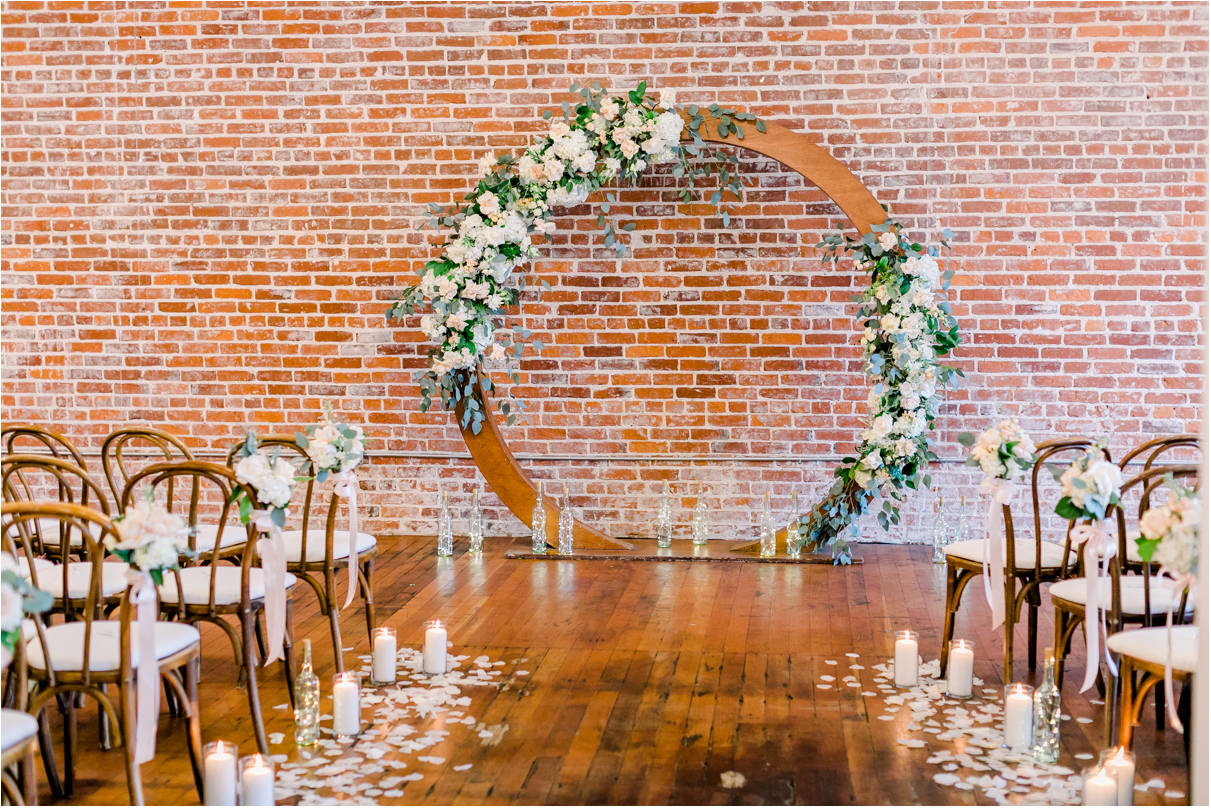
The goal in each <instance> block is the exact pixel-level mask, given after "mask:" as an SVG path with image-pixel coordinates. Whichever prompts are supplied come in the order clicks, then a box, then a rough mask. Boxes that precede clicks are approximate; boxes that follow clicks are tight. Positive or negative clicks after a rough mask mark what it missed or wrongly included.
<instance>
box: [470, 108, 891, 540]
mask: <svg viewBox="0 0 1211 808" xmlns="http://www.w3.org/2000/svg"><path fill="white" fill-rule="evenodd" d="M686 117H687V120H688V116H686ZM738 125H739V127H740V129H741V130H742V133H743V138H737V137H735V136H734V135H729V136H726V137H720V136H719V135H718V132H717V131H715V130H712V129H711V128H710V121H709V120H708V121H707V122H706V123H704V124H703V126H702V131H701V134H702V139H703V140H708V141H712V142H715V143H725V144H727V145H729V146H738V147H740V148H744V149H748V150H749V151H753V152H756V153H757V154H761V155H764V156H766V157H769V158H771V159H774V160H777V161H778V162H780V163H782V164H783V165H784V166H786V167H787V168H789V169H791V170H792V171H796V172H798V173H799V174H800V175H802V177H803V178H804V179H805V180H807V181H808V182H810V183H812V184H813V185H815V186H816V187H817V188H819V189H820V190H821V191H823V192H824V193H825V194H827V195H828V197H829V198H830V199H832V201H833V202H834V203H836V205H837V207H839V208H840V209H841V211H842V212H843V213H844V214H845V215H846V216H847V217H848V218H849V220H850V222H851V223H852V224H853V225H854V227H856V228H857V229H858V232H860V233H867V232H869V231H870V229H871V226H872V225H876V224H881V223H882V222H883V221H885V220H886V219H887V214H886V212H885V211H884V210H883V207H882V206H881V205H880V204H879V201H878V200H877V199H875V197H874V195H873V194H871V192H870V191H868V190H867V189H866V186H865V185H863V184H862V181H861V180H859V179H858V178H857V177H856V176H854V174H853V173H852V172H851V171H850V170H849V169H848V168H846V167H845V166H844V165H843V164H842V163H841V162H839V161H838V160H836V159H835V158H833V157H832V156H831V155H830V154H829V153H828V152H826V151H825V150H824V149H822V148H820V147H819V146H817V145H815V144H813V143H811V142H810V141H809V140H808V138H807V136H805V135H803V134H800V133H799V132H794V131H792V130H790V129H787V128H785V127H782V126H778V125H777V124H771V123H767V124H765V131H764V132H758V131H757V130H756V128H754V126H753V125H752V123H751V122H749V123H743V124H738ZM475 396H476V398H477V399H478V403H479V408H480V412H482V413H483V416H484V419H483V421H482V422H481V429H480V431H479V434H475V433H473V432H472V431H471V429H470V427H469V426H468V427H464V428H463V429H462V435H463V440H465V441H466V443H467V448H468V449H469V450H470V451H471V457H472V459H473V460H474V461H475V465H476V466H478V467H479V471H480V473H481V474H483V476H484V479H485V480H486V481H487V483H488V485H490V486H491V487H492V490H493V491H494V492H496V495H497V496H499V497H500V499H501V501H502V502H503V503H504V504H505V506H506V507H507V508H508V509H509V510H510V511H512V512H513V515H514V516H516V517H517V518H518V519H520V520H521V521H522V523H523V524H525V525H526V526H527V527H528V526H530V515H531V514H532V513H533V511H534V503H535V502H536V501H537V499H538V488H537V486H535V485H534V483H533V482H531V481H530V478H529V475H527V474H526V472H525V470H524V469H522V467H521V465H520V464H518V462H517V459H516V458H514V457H513V453H512V452H510V451H509V446H508V444H507V443H506V442H505V439H504V436H503V435H501V432H500V427H499V426H498V425H497V423H496V420H495V418H494V416H493V408H492V407H491V406H490V403H489V402H488V400H487V398H488V397H487V395H486V394H485V393H484V390H483V385H482V384H477V385H476V389H475ZM461 415H462V413H461V412H459V423H460V424H461V423H462V418H461ZM543 507H544V508H545V509H546V512H547V544H548V545H550V546H552V547H554V546H556V545H557V535H558V534H557V531H558V506H557V504H556V502H555V500H554V499H552V498H551V497H544V498H543ZM573 537H574V541H575V544H576V546H577V547H578V548H585V549H593V550H630V549H633V545H631V544H630V543H628V542H625V541H621V540H619V539H613V538H610V537H609V536H607V535H605V534H604V533H602V532H601V531H599V530H596V529H594V528H592V527H589V526H588V525H586V524H583V523H582V522H580V521H577V522H575V524H574V526H573ZM778 545H779V547H780V548H785V546H786V531H785V530H782V531H779V533H778ZM759 550H760V548H759V546H758V544H757V543H756V542H745V543H743V544H739V545H736V546H735V547H732V548H731V551H732V552H742V553H753V552H759Z"/></svg>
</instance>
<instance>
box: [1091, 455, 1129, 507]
mask: <svg viewBox="0 0 1211 808" xmlns="http://www.w3.org/2000/svg"><path fill="white" fill-rule="evenodd" d="M1082 477H1083V479H1084V480H1085V481H1086V482H1087V483H1088V484H1090V485H1091V486H1092V487H1093V490H1094V491H1096V492H1097V494H1098V497H1099V498H1100V499H1102V500H1108V499H1109V498H1110V497H1111V496H1112V495H1113V494H1117V493H1118V491H1119V488H1120V487H1122V485H1123V471H1122V469H1120V468H1119V467H1118V466H1117V465H1115V464H1114V463H1111V462H1109V461H1107V460H1103V459H1098V460H1096V461H1094V462H1093V463H1092V464H1091V465H1090V466H1089V468H1088V469H1086V470H1085V473H1084V475H1082Z"/></svg>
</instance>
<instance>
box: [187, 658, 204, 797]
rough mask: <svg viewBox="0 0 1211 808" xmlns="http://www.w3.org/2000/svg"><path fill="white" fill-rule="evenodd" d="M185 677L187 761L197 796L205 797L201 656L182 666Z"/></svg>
mask: <svg viewBox="0 0 1211 808" xmlns="http://www.w3.org/2000/svg"><path fill="white" fill-rule="evenodd" d="M182 670H183V671H184V678H185V695H186V698H187V700H188V702H189V703H188V707H187V708H186V709H188V711H189V762H190V764H192V766H193V783H194V786H195V787H196V788H197V789H198V798H199V799H205V795H204V794H203V793H202V783H203V772H202V716H201V713H200V711H199V709H198V680H199V678H200V677H201V671H202V656H201V654H200V653H199V654H198V656H195V657H193V658H191V659H190V660H189V661H188V662H187V663H185V666H184V667H183V668H182Z"/></svg>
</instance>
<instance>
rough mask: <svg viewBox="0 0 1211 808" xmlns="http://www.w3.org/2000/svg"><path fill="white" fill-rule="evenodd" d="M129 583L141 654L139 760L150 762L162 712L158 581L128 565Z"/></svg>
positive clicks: (137, 723)
mask: <svg viewBox="0 0 1211 808" xmlns="http://www.w3.org/2000/svg"><path fill="white" fill-rule="evenodd" d="M126 583H127V584H128V585H129V586H130V587H131V589H132V590H133V595H134V602H135V608H136V610H137V611H136V614H135V632H134V643H133V645H132V648H135V649H137V650H138V653H139V661H138V664H137V665H136V667H135V763H146V762H147V761H149V760H151V759H152V758H154V757H155V756H156V723H157V720H158V718H159V713H160V664H159V659H158V658H157V655H156V619H157V617H158V615H157V614H156V584H155V581H153V580H152V579H151V575H150V574H149V573H146V572H143V571H142V570H137V569H135V568H134V567H128V568H127V570H126ZM127 742H128V743H129V739H128V741H127Z"/></svg>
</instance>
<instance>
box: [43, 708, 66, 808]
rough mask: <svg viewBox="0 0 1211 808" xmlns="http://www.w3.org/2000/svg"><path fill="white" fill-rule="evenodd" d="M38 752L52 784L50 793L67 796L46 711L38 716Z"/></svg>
mask: <svg viewBox="0 0 1211 808" xmlns="http://www.w3.org/2000/svg"><path fill="white" fill-rule="evenodd" d="M37 718H38V753H39V754H40V755H41V757H42V770H43V771H45V772H46V784H47V785H48V786H50V795H51V796H52V797H54V798H55V799H56V800H62V799H64V798H65V797H66V796H67V792H66V791H65V790H64V788H63V781H62V780H60V779H59V764H58V763H57V762H56V761H55V746H54V743H53V741H52V739H51V734H50V722H49V721H47V720H46V712H45V711H42V712H39V714H38V716H37Z"/></svg>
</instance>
